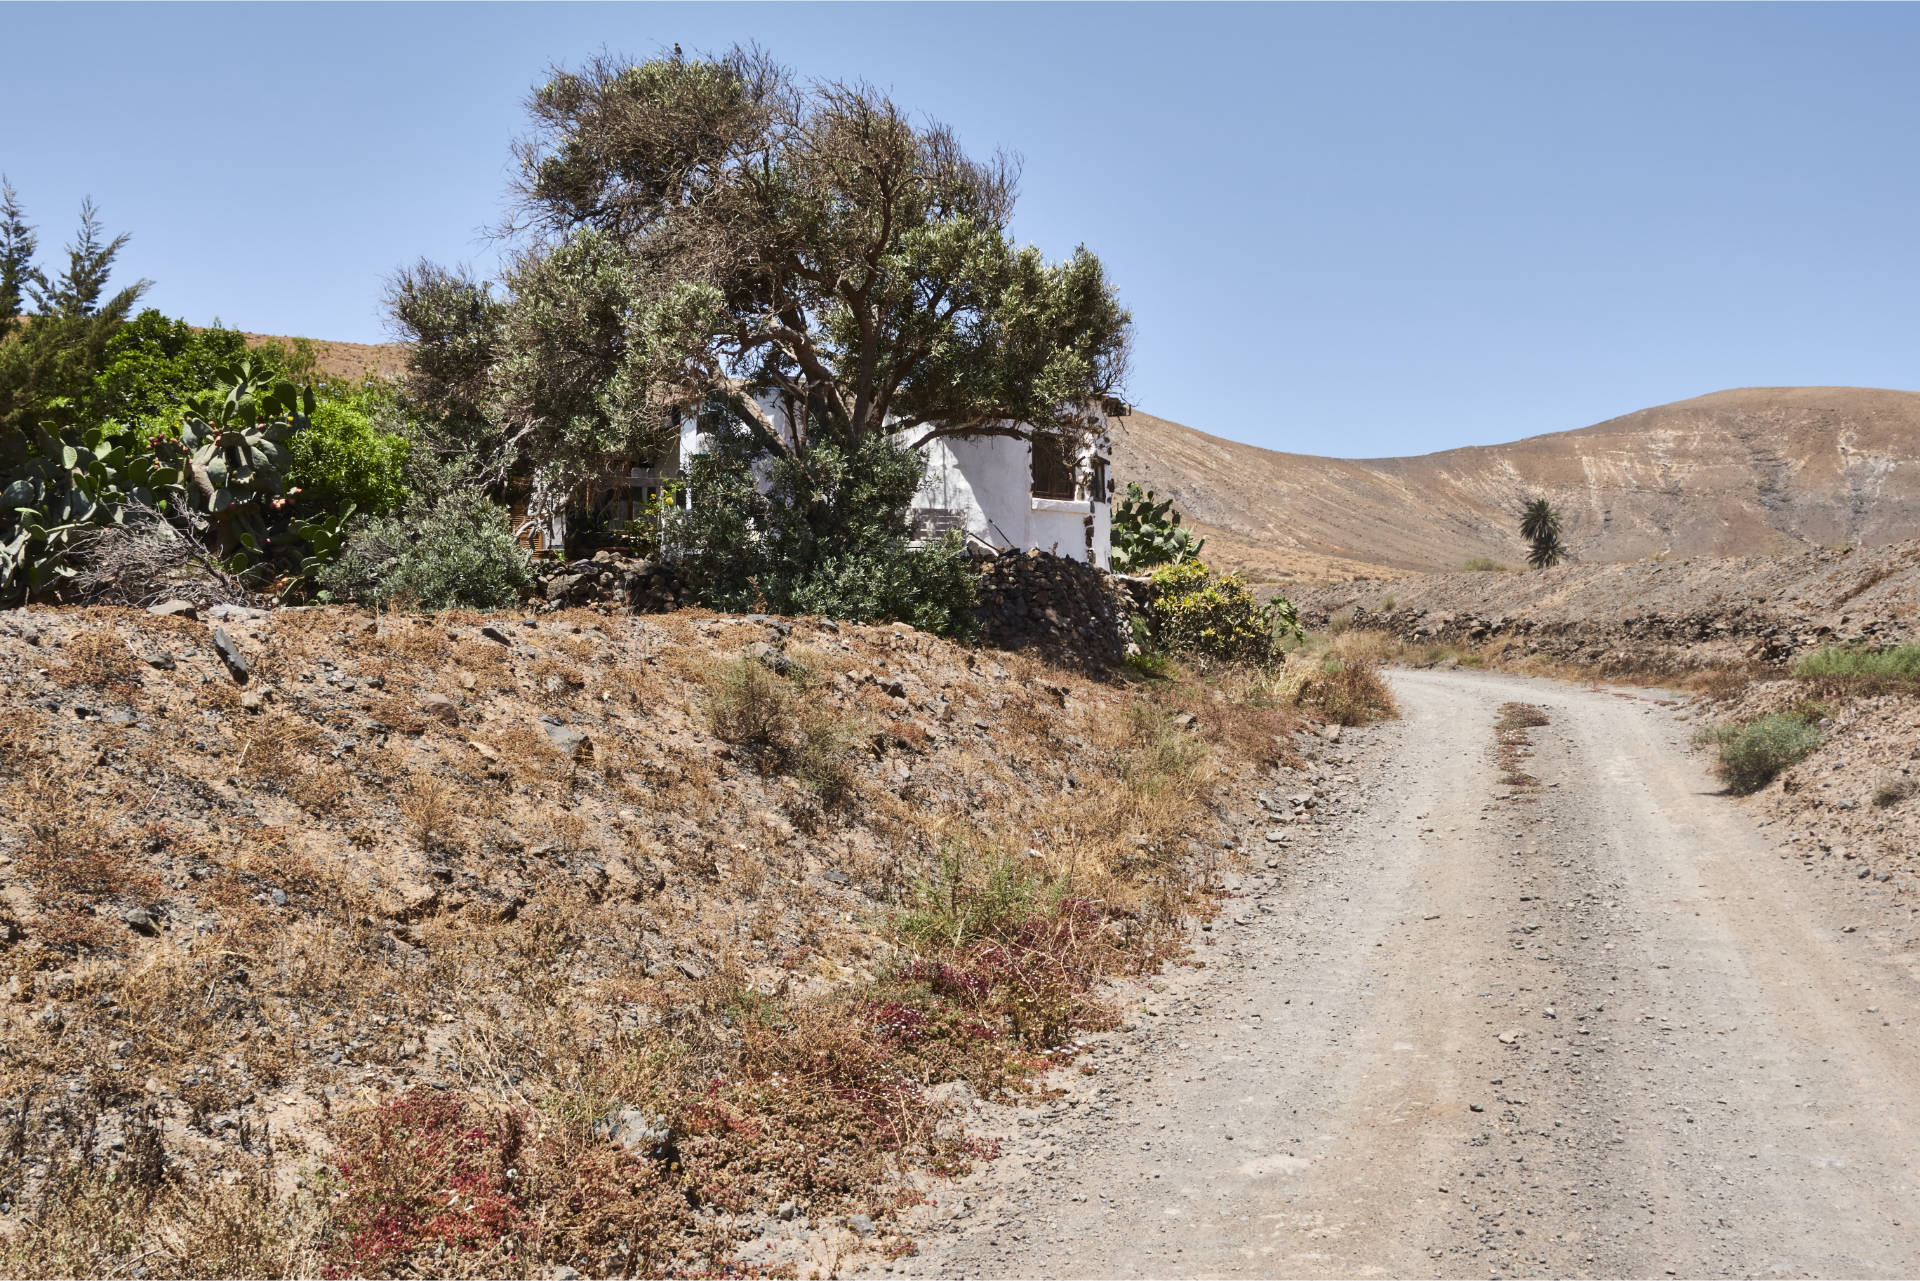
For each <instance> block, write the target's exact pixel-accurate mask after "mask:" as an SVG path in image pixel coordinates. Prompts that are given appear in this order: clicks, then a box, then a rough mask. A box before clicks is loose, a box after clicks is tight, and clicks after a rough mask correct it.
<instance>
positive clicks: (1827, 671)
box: [1793, 645, 1920, 685]
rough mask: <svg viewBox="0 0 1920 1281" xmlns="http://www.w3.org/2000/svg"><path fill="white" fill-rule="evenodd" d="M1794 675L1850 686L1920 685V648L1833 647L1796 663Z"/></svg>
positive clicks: (1906, 646)
mask: <svg viewBox="0 0 1920 1281" xmlns="http://www.w3.org/2000/svg"><path fill="white" fill-rule="evenodd" d="M1793 674H1794V675H1795V676H1799V677H1803V678H1805V679H1807V680H1825V681H1842V682H1846V683H1849V684H1866V685H1901V684H1908V683H1920V645H1889V646H1886V647H1884V648H1879V649H1872V648H1867V647H1865V646H1857V645H1829V646H1826V647H1825V648H1823V649H1820V650H1816V651H1815V652H1814V653H1811V654H1808V655H1806V656H1805V657H1803V658H1801V659H1799V660H1798V661H1797V662H1795V663H1794V665H1793Z"/></svg>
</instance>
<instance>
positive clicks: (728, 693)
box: [706, 654, 795, 758]
mask: <svg viewBox="0 0 1920 1281" xmlns="http://www.w3.org/2000/svg"><path fill="white" fill-rule="evenodd" d="M706 712H707V723H708V725H709V726H710V727H711V728H712V730H713V733H714V736H715V737H716V738H719V739H721V740H722V741H724V742H728V743H732V744H733V745H734V746H735V747H744V748H746V749H747V750H749V751H751V752H753V753H755V754H757V755H761V756H766V757H769V758H771V757H773V756H777V755H779V754H780V753H782V752H784V751H785V750H786V747H787V744H788V742H789V741H790V739H791V738H792V735H793V733H794V728H795V717H794V710H793V695H792V693H791V691H790V690H789V689H788V688H787V684H786V682H785V681H783V680H782V679H781V678H780V677H779V676H778V675H776V674H775V673H774V672H773V671H772V669H770V668H768V667H767V666H766V664H764V663H762V662H760V661H759V660H757V659H755V658H752V657H750V656H749V655H746V654H742V655H740V656H739V657H737V658H735V659H734V660H733V661H732V662H730V663H727V664H726V665H725V666H723V667H721V668H719V669H718V670H717V671H715V672H714V674H713V675H712V676H711V677H710V678H709V680H708V682H707V701H706Z"/></svg>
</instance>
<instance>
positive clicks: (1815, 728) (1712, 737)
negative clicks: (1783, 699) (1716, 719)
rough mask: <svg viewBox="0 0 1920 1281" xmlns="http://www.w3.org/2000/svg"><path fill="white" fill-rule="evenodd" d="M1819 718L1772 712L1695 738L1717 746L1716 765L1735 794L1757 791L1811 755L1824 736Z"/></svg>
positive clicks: (1799, 712) (1797, 712)
mask: <svg viewBox="0 0 1920 1281" xmlns="http://www.w3.org/2000/svg"><path fill="white" fill-rule="evenodd" d="M1818 719H1819V718H1818V717H1817V716H1811V715H1809V714H1808V712H1807V711H1805V710H1795V711H1787V712H1773V713H1770V714H1768V715H1766V716H1759V717H1755V718H1754V719H1752V720H1749V721H1741V722H1738V723H1736V724H1732V725H1716V726H1711V727H1708V728H1705V729H1702V730H1701V731H1700V732H1699V733H1698V734H1697V735H1695V737H1694V741H1695V742H1696V743H1697V744H1700V745H1702V746H1713V747H1718V748H1719V761H1718V764H1717V766H1716V768H1717V770H1718V772H1719V774H1720V777H1721V778H1722V779H1723V780H1725V782H1726V784H1727V790H1728V791H1730V792H1732V793H1733V794H1734V795H1736V796H1746V795H1749V794H1751V793H1753V792H1757V791H1759V790H1760V789H1761V788H1763V787H1765V786H1766V785H1767V784H1768V783H1771V782H1772V781H1773V780H1774V778H1775V777H1776V776H1777V775H1778V774H1779V773H1780V772H1781V771H1782V770H1784V769H1786V768H1787V767H1789V766H1791V765H1796V764H1798V763H1799V762H1801V761H1803V760H1805V759H1806V758H1807V757H1808V756H1810V755H1812V754H1813V751H1814V749H1815V748H1817V747H1819V746H1820V744H1821V742H1822V741H1823V739H1824V737H1825V736H1824V735H1823V734H1822V733H1821V732H1820V727H1819V724H1818Z"/></svg>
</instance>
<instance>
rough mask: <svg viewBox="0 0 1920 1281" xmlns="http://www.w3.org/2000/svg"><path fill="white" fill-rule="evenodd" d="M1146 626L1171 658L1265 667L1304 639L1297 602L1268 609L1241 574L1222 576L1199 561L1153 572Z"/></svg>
mask: <svg viewBox="0 0 1920 1281" xmlns="http://www.w3.org/2000/svg"><path fill="white" fill-rule="evenodd" d="M1146 621H1147V628H1148V631H1149V632H1150V634H1151V635H1152V638H1153V642H1154V644H1155V646H1157V647H1158V648H1159V649H1161V650H1164V651H1165V652H1167V653H1169V654H1190V655H1194V656H1196V657H1200V658H1211V659H1219V660H1222V661H1226V662H1242V663H1255V664H1260V665H1266V664H1268V663H1272V662H1274V661H1275V660H1276V659H1277V658H1279V656H1280V652H1281V647H1282V645H1283V643H1284V641H1286V640H1287V639H1298V638H1299V637H1300V636H1301V634H1302V633H1301V631H1300V623H1299V616H1298V614H1297V613H1296V612H1295V611H1294V608H1293V604H1292V602H1290V601H1287V600H1285V599H1284V598H1282V599H1277V600H1275V601H1274V602H1273V603H1272V604H1271V605H1262V604H1261V603H1260V602H1259V601H1257V600H1255V599H1254V597H1253V594H1252V593H1251V592H1249V591H1248V590H1247V587H1246V584H1245V583H1243V582H1242V581H1241V580H1240V577H1239V576H1238V575H1237V574H1218V575H1216V574H1215V573H1214V572H1213V571H1212V570H1210V569H1208V568H1207V566H1206V564H1205V562H1203V561H1197V560H1189V561H1184V562H1182V563H1180V564H1177V565H1163V566H1162V567H1160V568H1159V569H1156V570H1155V571H1154V572H1153V575H1152V578H1151V581H1150V586H1149V588H1148V597H1147V608H1146Z"/></svg>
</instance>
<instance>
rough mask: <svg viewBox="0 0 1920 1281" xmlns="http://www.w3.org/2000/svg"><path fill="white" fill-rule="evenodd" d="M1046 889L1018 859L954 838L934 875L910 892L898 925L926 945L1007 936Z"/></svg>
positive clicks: (943, 849) (953, 945)
mask: <svg viewBox="0 0 1920 1281" xmlns="http://www.w3.org/2000/svg"><path fill="white" fill-rule="evenodd" d="M1044 893H1045V887H1044V886H1043V885H1042V884H1041V882H1040V880H1039V879H1038V878H1036V877H1035V876H1033V875H1032V874H1030V873H1029V872H1028V871H1027V869H1026V868H1025V867H1023V866H1022V865H1021V863H1020V861H1019V860H1018V859H1016V858H1013V857H1011V856H1009V855H1007V854H1005V853H1003V852H1000V851H997V850H994V851H982V850H979V849H976V848H975V847H974V846H973V845H972V844H970V843H968V842H967V841H965V840H963V839H960V838H958V837H949V838H947V840H946V841H945V842H944V843H943V845H942V847H941V850H940V856H939V858H938V859H937V860H936V861H935V863H934V868H933V872H932V874H931V875H929V876H928V877H926V878H925V879H924V880H921V881H919V882H917V883H916V884H915V885H914V886H913V887H912V889H911V890H910V891H909V892H908V895H907V903H906V910H905V911H904V912H902V913H901V915H900V917H899V919H898V920H897V922H896V923H895V926H894V928H895V930H896V931H897V932H898V933H899V934H900V935H901V936H902V937H903V938H905V939H907V940H909V941H911V942H912V943H914V944H915V945H917V946H918V947H922V948H962V947H965V946H967V945H968V944H970V943H975V942H979V941H981V940H989V939H993V940H997V939H1005V938H1008V937H1010V936H1011V935H1012V934H1013V933H1014V931H1015V930H1016V929H1018V927H1019V926H1020V925H1021V924H1022V923H1023V922H1024V921H1026V920H1028V919H1029V918H1030V917H1032V916H1033V915H1034V913H1035V912H1036V911H1039V910H1040V909H1041V906H1042V898H1043V895H1044Z"/></svg>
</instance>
